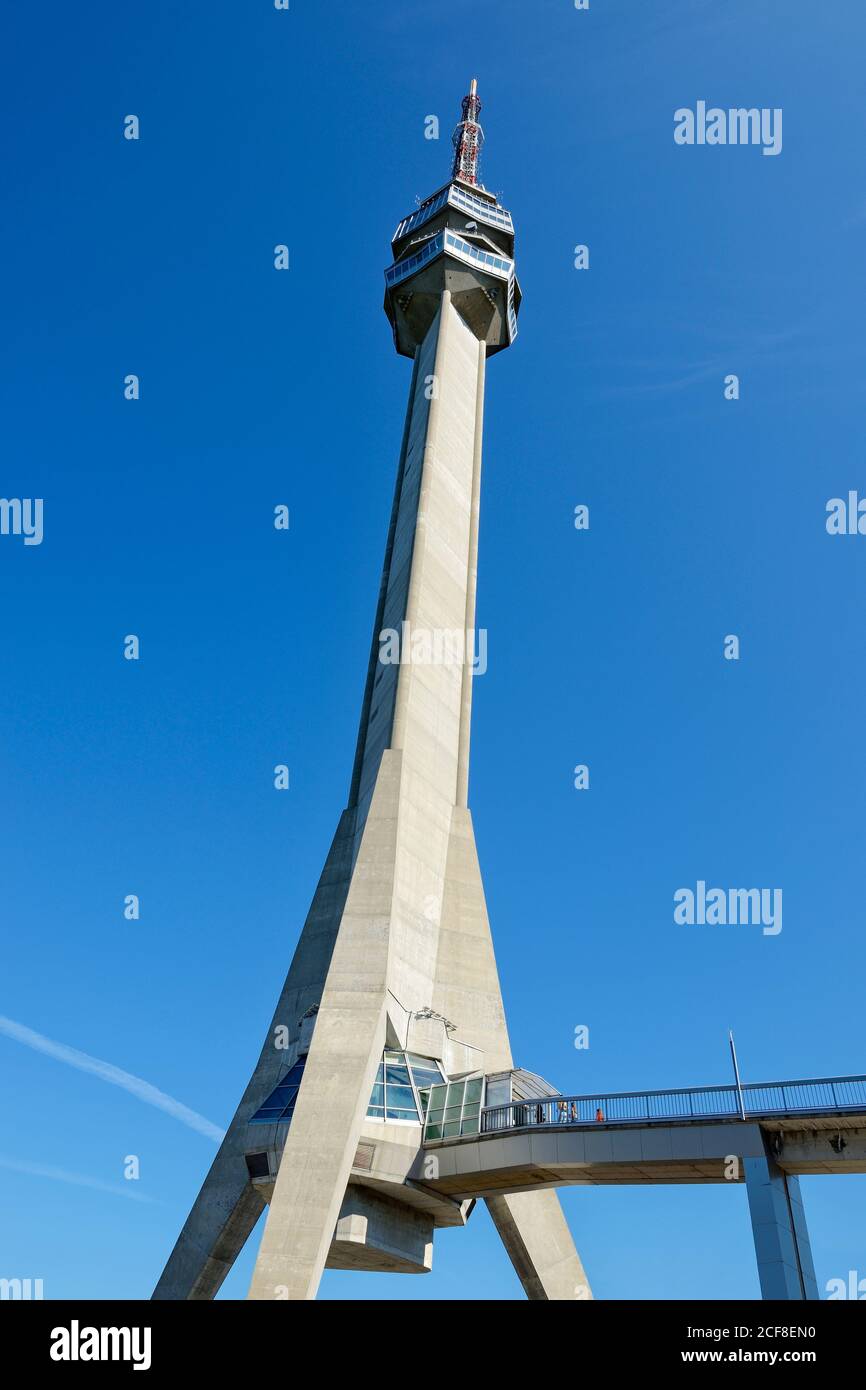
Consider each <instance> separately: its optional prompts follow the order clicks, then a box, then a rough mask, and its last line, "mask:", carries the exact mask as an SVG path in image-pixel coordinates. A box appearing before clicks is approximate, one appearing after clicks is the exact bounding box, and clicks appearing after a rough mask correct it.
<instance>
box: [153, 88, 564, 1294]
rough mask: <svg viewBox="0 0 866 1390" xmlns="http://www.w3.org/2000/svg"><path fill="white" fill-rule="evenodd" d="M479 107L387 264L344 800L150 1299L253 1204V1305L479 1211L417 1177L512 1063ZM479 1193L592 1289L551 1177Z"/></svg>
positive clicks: (204, 1260)
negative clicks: (384, 385)
mask: <svg viewBox="0 0 866 1390" xmlns="http://www.w3.org/2000/svg"><path fill="white" fill-rule="evenodd" d="M480 108H481V103H480V101H479V99H478V95H477V87H476V83H475V81H473V82H472V86H471V90H470V93H469V95H468V96H467V97H466V98H465V99H464V101H463V111H462V119H461V121H460V122H459V124H458V126H457V128H456V130H455V132H454V165H453V171H452V175H451V179H450V180H449V182H448V183H446V184H445V185H444V186H443V187H442V188H439V189H437V191H436V192H435V193H433V194H431V196H430V197H429V198H427V199H425V201H424V202H423V203H421V204H420V206H419V207H418V208H417V210H416V211H415V212H413V213H412V214H411V215H410V216H408V217H406V218H404V219H403V221H402V222H401V223H400V224H399V226H398V227H397V230H396V232H395V234H394V238H393V242H392V250H393V263H392V265H391V266H390V267H389V268H388V270H386V272H385V310H386V313H387V315H388V318H389V320H390V322H391V326H392V329H393V334H394V344H395V347H396V349H397V351H398V352H399V353H401V354H403V355H404V356H406V357H410V358H411V359H412V362H413V367H412V380H411V385H410V388H409V404H408V409H407V412H406V422H405V427H404V431H403V442H402V447H401V451H400V460H399V465H398V469H397V481H396V487H395V491H394V501H393V506H392V510H391V521H390V526H389V530H388V539H387V543H386V548H385V562H384V567H383V572H382V580H381V585H380V589H379V598H378V604H377V609H376V617H375V623H374V628H373V640H372V644H371V652H370V659H369V664H368V670H367V679H366V687H365V690H364V697H363V704H362V710H361V720H360V728H359V733H358V742H357V749H356V754H355V762H354V769H353V774H352V781H351V789H350V793H349V803H348V806H347V808H346V810H345V811H344V812H343V814H342V816H341V818H340V821H339V824H338V826H337V830H336V834H335V836H334V840H333V843H332V845H331V849H330V852H329V854H328V857H327V860H326V862H325V867H324V869H323V871H322V875H321V878H320V880H319V884H318V887H317V889H316V892H315V895H314V898H313V902H312V905H311V907H310V910H309V914H308V916H307V920H306V923H305V925H304V928H303V931H302V933H301V936H300V939H299V941H298V945H297V948H296V950H295V955H294V959H293V961H292V964H291V968H290V970H289V974H288V977H287V979H286V982H285V985H284V987H283V991H282V994H281V996H280V999H279V1002H278V1004H277V1007H276V1011H275V1013H274V1017H273V1020H272V1023H271V1026H270V1028H269V1030H268V1033H267V1035H266V1037H265V1042H264V1046H263V1048H262V1052H261V1056H260V1058H259V1061H258V1063H257V1065H256V1068H255V1070H254V1072H253V1075H252V1077H251V1079H250V1082H249V1085H248V1086H247V1088H246V1091H245V1092H244V1095H243V1097H242V1099H241V1102H240V1105H239V1106H238V1109H237V1112H236V1114H235V1116H234V1119H233V1120H232V1122H231V1125H230V1127H229V1130H228V1132H227V1134H226V1137H225V1139H224V1140H223V1142H222V1145H221V1147H220V1150H219V1152H218V1154H217V1156H216V1158H215V1160H214V1162H213V1164H212V1166H211V1169H210V1172H209V1173H208V1175H207V1177H206V1179H205V1182H204V1184H203V1186H202V1189H201V1191H200V1193H199V1195H198V1197H197V1198H196V1201H195V1203H194V1205H193V1208H192V1211H191V1212H190V1215H189V1217H188V1219H187V1221H186V1224H185V1225H184V1227H183V1230H182V1231H181V1234H180V1236H179V1238H178V1241H177V1244H176V1245H175V1248H174V1250H173V1252H172V1254H171V1256H170V1258H169V1261H168V1264H167V1265H166V1268H165V1270H164V1272H163V1275H162V1277H161V1279H160V1281H159V1284H158V1286H157V1289H156V1292H155V1294H154V1297H155V1298H160V1299H208V1298H213V1297H214V1295H215V1293H216V1291H217V1289H218V1288H219V1286H220V1284H221V1283H222V1280H223V1279H224V1277H225V1275H226V1273H227V1272H228V1270H229V1269H230V1268H231V1265H232V1263H233V1261H234V1260H235V1258H236V1256H237V1255H238V1253H239V1251H240V1249H241V1247H242V1246H243V1243H244V1241H245V1240H246V1238H247V1236H248V1235H249V1233H250V1231H251V1230H252V1228H253V1226H254V1225H255V1223H256V1220H257V1219H258V1217H259V1215H260V1213H261V1212H262V1210H263V1208H264V1206H265V1205H266V1204H268V1206H269V1210H268V1217H267V1221H266V1224H265V1230H264V1235H263V1237H262V1242H261V1247H260V1250H259V1255H258V1260H257V1262H256V1266H255V1271H254V1274H253V1279H252V1284H251V1287H250V1297H251V1298H254V1299H286V1298H288V1299H309V1298H314V1297H315V1294H316V1289H317V1287H318V1283H319V1280H320V1278H321V1274H322V1270H323V1269H324V1268H325V1266H326V1265H327V1266H328V1267H331V1268H341V1269H359V1270H362V1269H363V1270H383V1271H392V1272H404V1273H423V1272H425V1271H426V1270H429V1269H430V1267H431V1261H432V1245H433V1232H434V1230H435V1228H436V1227H443V1226H461V1225H464V1224H465V1222H466V1220H467V1219H468V1217H469V1214H470V1212H471V1209H472V1206H473V1205H474V1203H473V1202H471V1201H464V1202H456V1201H454V1200H453V1199H450V1198H447V1197H444V1196H443V1195H442V1194H440V1193H437V1192H435V1191H433V1190H432V1189H430V1188H429V1187H425V1185H424V1181H423V1169H422V1176H421V1177H419V1176H417V1173H418V1158H419V1151H420V1149H421V1133H422V1131H421V1120H422V1117H423V1113H424V1108H425V1105H426V1101H427V1098H428V1096H429V1092H430V1087H431V1086H432V1085H434V1084H439V1085H443V1084H444V1082H445V1081H448V1082H449V1083H453V1088H454V1089H453V1092H452V1086H451V1085H449V1089H448V1095H449V1097H450V1098H453V1099H454V1101H455V1104H459V1106H460V1107H461V1111H462V1113H463V1114H465V1115H471V1114H472V1113H473V1111H474V1113H475V1114H477V1113H478V1111H479V1110H480V1107H481V1104H482V1098H483V1090H484V1085H485V1077H486V1076H489V1075H490V1074H491V1073H502V1072H503V1071H508V1070H510V1068H511V1066H512V1060H511V1052H510V1048H509V1042H508V1033H507V1029H506V1024H505V1015H504V1011H503V1006H502V997H501V993H500V988H499V979H498V976H497V971H496V962H495V959H494V954H493V944H492V940H491V935H490V927H489V923H488V919H487V910H486V906H485V901H484V891H483V887H482V882H481V873H480V869H479V865H478V858H477V854H476V849H475V836H474V831H473V825H472V817H471V814H470V812H469V808H468V800H467V797H468V774H469V726H470V712H471V704H472V659H473V654H474V636H473V634H474V622H475V585H476V567H477V553H478V510H479V493H480V474H481V438H482V421H483V408H484V377H485V368H486V362H487V358H488V357H489V356H491V355H492V354H493V353H495V352H499V351H501V350H502V349H503V348H506V347H508V346H509V345H510V344H511V343H512V342H513V341H514V338H515V336H516V334H517V313H518V309H519V305H520V289H519V286H518V283H517V278H516V275H515V268H514V228H513V224H512V220H511V216H510V214H509V213H508V212H506V210H505V209H504V208H503V207H501V206H500V204H499V203H498V201H497V199H496V197H495V196H494V195H493V194H491V193H488V192H487V190H486V189H485V188H484V187H483V185H481V184H479V183H478V157H479V152H480V148H481V144H482V140H483V135H482V131H481V127H480V125H479V122H478V117H479V114H480ZM448 1103H449V1104H450V1099H449V1102H448ZM448 1115H449V1112H448V1111H447V1110H446V1111H445V1120H446V1121H447V1120H448ZM428 1176H429V1174H428ZM487 1200H488V1207H489V1209H490V1212H491V1215H492V1217H493V1221H494V1223H495V1225H496V1228H497V1230H498V1232H499V1234H500V1236H501V1238H502V1240H503V1242H504V1244H505V1246H506V1249H507V1251H508V1254H509V1256H510V1258H511V1260H512V1263H513V1264H514V1267H515V1269H516V1271H517V1273H518V1276H519V1278H520V1280H521V1282H522V1284H523V1287H524V1289H525V1290H526V1293H527V1295H528V1297H530V1298H535V1299H571V1298H577V1297H581V1296H582V1297H586V1292H587V1290H586V1279H585V1276H584V1273H583V1269H582V1266H581V1264H580V1260H579V1258H578V1256H577V1253H576V1251H575V1249H574V1245H573V1243H572V1239H571V1235H570V1232H569V1230H568V1227H567V1225H566V1222H565V1219H564V1217H563V1215H562V1211H561V1208H560V1206H559V1201H558V1198H557V1196H556V1193H555V1192H552V1191H538V1192H528V1193H522V1194H520V1195H516V1196H507V1195H506V1196H499V1197H494V1198H490V1199H487Z"/></svg>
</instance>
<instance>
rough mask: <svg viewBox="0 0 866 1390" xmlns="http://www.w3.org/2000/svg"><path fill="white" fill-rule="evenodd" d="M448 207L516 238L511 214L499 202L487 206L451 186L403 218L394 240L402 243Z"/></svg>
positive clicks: (485, 201)
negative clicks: (465, 213)
mask: <svg viewBox="0 0 866 1390" xmlns="http://www.w3.org/2000/svg"><path fill="white" fill-rule="evenodd" d="M446 204H447V205H449V206H450V207H453V208H459V209H460V211H461V212H468V213H470V214H471V216H472V217H474V218H476V220H477V221H479V222H486V223H487V225H488V226H490V227H499V228H501V229H502V230H503V231H505V232H508V233H510V235H512V236H513V235H514V223H513V222H512V220H511V213H510V212H506V210H505V208H501V207H500V206H499V204H498V203H496V202H488V201H487V199H486V198H479V197H478V195H477V194H473V193H468V192H467V191H466V189H464V188H460V187H459V185H457V184H455V183H451V184H448V185H447V187H445V188H443V189H440V191H439V192H438V193H434V194H433V197H432V198H428V199H427V201H426V202H424V203H422V204H421V206H420V207H419V208H418V209H417V211H416V212H413V213H410V215H409V216H408V217H404V218H403V221H402V222H401V223H400V225H399V226H398V228H397V230H396V232H395V233H394V235H393V237H392V238H391V240H392V241H401V240H402V239H403V237H405V236H408V234H409V233H410V232H414V231H415V229H416V227H423V226H424V223H425V222H428V221H429V220H430V218H431V217H435V216H436V214H437V212H439V211H440V209H441V208H444V207H445V206H446Z"/></svg>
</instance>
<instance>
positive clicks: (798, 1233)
mask: <svg viewBox="0 0 866 1390" xmlns="http://www.w3.org/2000/svg"><path fill="white" fill-rule="evenodd" d="M743 1163H744V1168H745V1177H746V1190H747V1192H748V1195H749V1211H750V1213H751V1217H752V1233H753V1235H754V1238H755V1254H756V1256H757V1260H758V1275H759V1278H760V1281H761V1297H762V1298H766V1299H817V1298H818V1284H817V1280H816V1279H815V1266H814V1265H813V1263H812V1249H811V1246H810V1244H809V1232H808V1230H807V1228H806V1215H805V1212H804V1210H803V1201H802V1198H801V1196H800V1183H799V1179H798V1178H795V1177H790V1176H789V1175H788V1174H786V1173H783V1172H782V1170H781V1169H780V1168H779V1167H778V1165H777V1164H776V1163H775V1162H774V1161H773V1159H772V1158H771V1157H770V1156H769V1155H767V1156H766V1157H765V1158H746V1159H744V1160H743Z"/></svg>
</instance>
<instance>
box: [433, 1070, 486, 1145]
mask: <svg viewBox="0 0 866 1390" xmlns="http://www.w3.org/2000/svg"><path fill="white" fill-rule="evenodd" d="M483 1102H484V1077H483V1076H473V1077H470V1078H469V1080H467V1081H447V1082H445V1084H444V1085H441V1086H433V1087H432V1088H431V1090H430V1099H429V1102H428V1105H427V1118H426V1123H425V1126H424V1142H425V1143H426V1142H427V1140H429V1139H456V1138H457V1136H458V1135H460V1134H478V1133H479V1131H480V1129H481V1106H482V1104H483Z"/></svg>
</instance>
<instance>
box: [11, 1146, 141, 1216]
mask: <svg viewBox="0 0 866 1390" xmlns="http://www.w3.org/2000/svg"><path fill="white" fill-rule="evenodd" d="M0 1168H8V1169H9V1171H10V1172H11V1173H26V1174H27V1176H28V1177H31V1178H48V1179H49V1180H50V1181H51V1182H67V1183H71V1184H72V1186H73V1187H90V1188H92V1189H93V1191H94V1192H110V1193H111V1195H112V1196H113V1197H128V1198H129V1200H130V1201H131V1202H151V1203H155V1204H156V1205H159V1206H161V1205H162V1203H161V1202H157V1199H156V1198H155V1197H147V1196H145V1195H144V1193H142V1192H135V1191H133V1190H132V1188H131V1187H129V1186H127V1187H121V1186H120V1185H119V1184H118V1183H110V1182H100V1181H99V1179H98V1178H88V1177H85V1176H84V1174H83V1173H68V1172H67V1171H66V1169H65V1168H52V1167H50V1166H49V1165H47V1164H45V1163H31V1162H30V1161H29V1159H23V1158H5V1157H4V1156H3V1155H2V1154H0Z"/></svg>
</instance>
